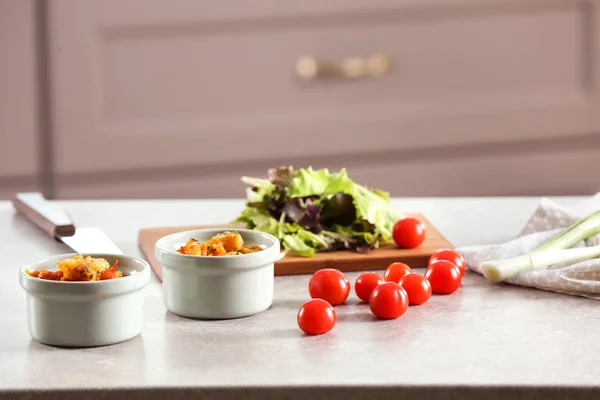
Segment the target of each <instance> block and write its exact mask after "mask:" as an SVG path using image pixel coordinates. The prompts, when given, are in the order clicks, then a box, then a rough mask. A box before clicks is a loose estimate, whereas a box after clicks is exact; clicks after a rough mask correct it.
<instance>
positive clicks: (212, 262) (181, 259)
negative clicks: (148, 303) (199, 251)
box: [155, 227, 281, 269]
mask: <svg viewBox="0 0 600 400" xmlns="http://www.w3.org/2000/svg"><path fill="white" fill-rule="evenodd" d="M225 231H232V232H238V233H239V234H240V235H242V237H243V238H244V242H250V243H251V244H256V245H259V246H264V247H265V248H264V249H263V250H261V251H258V252H255V253H248V254H239V255H235V256H222V257H216V256H194V255H189V254H181V253H177V251H176V250H177V249H178V248H179V247H181V246H183V245H184V244H185V243H186V242H187V241H188V240H189V238H192V237H193V238H198V237H199V236H201V237H203V238H202V239H200V240H208V239H210V237H212V236H213V235H215V234H217V233H221V232H225ZM204 237H206V239H204ZM280 246H281V244H280V242H279V239H277V238H276V237H275V236H273V235H270V234H268V233H265V232H261V231H255V230H251V229H237V228H227V227H224V228H206V229H194V230H189V231H183V232H177V233H172V234H170V235H167V236H164V237H162V238H160V239H159V240H158V241H157V242H156V248H155V250H156V251H155V253H156V258H157V259H158V261H159V262H160V263H161V264H166V265H178V266H190V267H204V268H206V267H214V268H241V269H248V268H255V267H261V266H263V265H267V264H271V263H273V262H275V260H277V258H278V257H279V254H280V251H281V247H280Z"/></svg>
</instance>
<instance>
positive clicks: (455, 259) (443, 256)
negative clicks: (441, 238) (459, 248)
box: [428, 249, 467, 276]
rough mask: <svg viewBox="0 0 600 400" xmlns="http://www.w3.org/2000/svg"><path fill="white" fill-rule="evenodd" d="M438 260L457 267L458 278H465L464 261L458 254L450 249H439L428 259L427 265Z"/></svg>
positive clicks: (465, 268)
mask: <svg viewBox="0 0 600 400" xmlns="http://www.w3.org/2000/svg"><path fill="white" fill-rule="evenodd" d="M439 260H446V261H450V262H451V263H452V264H454V265H456V266H457V267H458V269H459V270H460V276H465V272H466V271H467V267H466V264H465V259H464V258H462V256H461V255H460V254H459V253H458V252H456V251H454V250H450V249H440V250H438V251H436V252H435V253H433V254H432V255H431V257H429V263H428V265H431V264H433V263H434V262H436V261H439Z"/></svg>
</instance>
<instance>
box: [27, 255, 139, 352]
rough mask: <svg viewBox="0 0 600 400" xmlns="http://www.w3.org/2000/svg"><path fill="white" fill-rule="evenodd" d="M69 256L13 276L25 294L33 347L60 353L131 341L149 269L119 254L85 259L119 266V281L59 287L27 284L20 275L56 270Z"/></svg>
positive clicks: (29, 279)
mask: <svg viewBox="0 0 600 400" xmlns="http://www.w3.org/2000/svg"><path fill="white" fill-rule="evenodd" d="M74 255H75V254H74V253H72V254H59V255H56V256H53V257H50V258H47V259H44V260H41V261H38V262H37V263H35V264H33V265H27V266H24V267H22V268H21V270H20V271H19V284H20V285H21V287H22V288H23V289H25V292H26V304H27V326H28V328H29V334H30V335H31V337H32V338H33V339H35V340H37V341H39V342H42V343H45V344H49V345H53V346H64V347H93V346H104V345H109V344H114V343H119V342H123V341H125V340H128V339H131V338H132V337H134V336H137V335H138V334H139V333H140V332H141V330H142V325H143V308H144V294H143V291H142V288H143V287H144V286H145V285H146V284H147V283H148V281H149V280H150V275H151V272H150V266H149V265H148V263H147V262H146V261H144V260H142V259H140V258H137V257H130V256H124V255H121V254H85V255H84V256H86V257H87V256H92V257H94V258H104V259H106V260H107V261H108V262H109V263H110V264H111V265H112V264H113V263H114V262H115V260H116V259H118V260H119V267H118V268H119V270H121V271H123V275H124V276H123V277H122V278H118V279H111V280H105V281H94V282H61V281H49V280H43V279H39V278H33V277H31V276H29V275H27V273H26V272H25V270H26V269H28V270H29V271H33V270H36V269H47V270H56V269H57V268H56V261H58V260H64V259H66V258H70V257H73V256H74Z"/></svg>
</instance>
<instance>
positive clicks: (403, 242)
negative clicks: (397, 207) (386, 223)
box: [392, 217, 425, 249]
mask: <svg viewBox="0 0 600 400" xmlns="http://www.w3.org/2000/svg"><path fill="white" fill-rule="evenodd" d="M392 236H393V237H394V242H396V244H397V245H398V246H399V247H404V248H407V249H412V248H414V247H417V246H419V245H420V244H421V243H423V240H425V225H423V223H422V222H421V221H419V220H418V219H416V218H412V217H407V218H402V219H401V220H399V221H398V222H396V224H395V225H394V230H393V233H392Z"/></svg>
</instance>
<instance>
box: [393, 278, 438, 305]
mask: <svg viewBox="0 0 600 400" xmlns="http://www.w3.org/2000/svg"><path fill="white" fill-rule="evenodd" d="M400 286H402V288H403V289H404V290H406V294H407V295H408V304H410V305H419V304H423V303H425V302H426V301H427V300H429V298H430V297H431V283H429V281H428V280H427V279H426V278H425V277H424V276H423V275H419V274H408V275H404V276H403V277H402V279H401V280H400Z"/></svg>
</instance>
